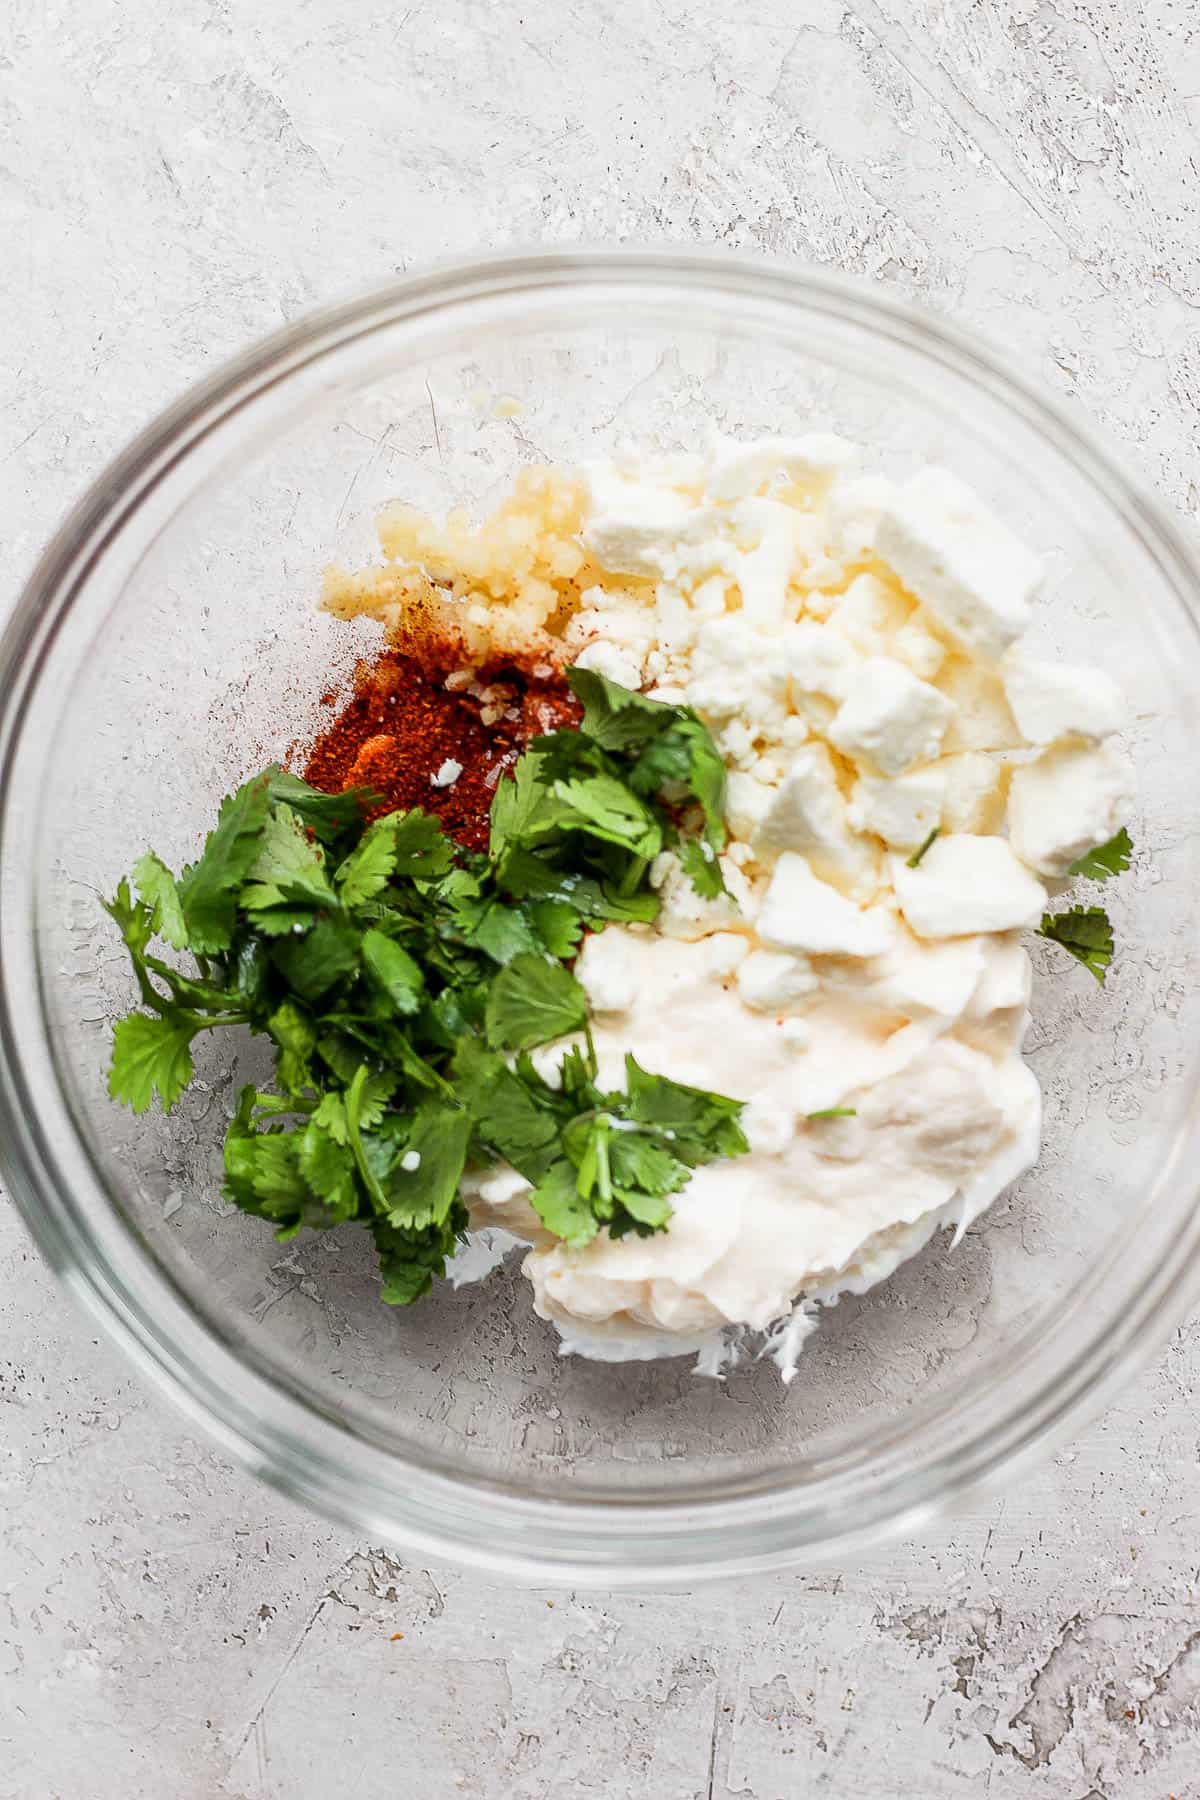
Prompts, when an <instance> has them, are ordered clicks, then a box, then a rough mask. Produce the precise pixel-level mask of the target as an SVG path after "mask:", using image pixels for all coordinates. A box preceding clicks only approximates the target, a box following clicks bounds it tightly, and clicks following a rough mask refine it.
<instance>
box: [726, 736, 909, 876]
mask: <svg viewBox="0 0 1200 1800" xmlns="http://www.w3.org/2000/svg"><path fill="white" fill-rule="evenodd" d="M751 842H752V846H753V849H754V851H755V854H756V855H758V856H759V858H760V860H769V859H770V858H771V857H773V856H777V855H778V854H779V853H780V852H781V851H785V850H796V851H799V853H800V854H801V855H802V856H804V857H807V859H808V864H809V867H810V868H811V869H812V871H813V874H814V875H816V876H817V877H818V879H819V880H821V881H828V882H829V883H830V884H831V885H832V886H833V887H836V888H840V889H841V890H842V892H843V893H851V894H857V895H860V896H861V897H864V898H866V897H869V895H870V894H871V893H873V892H874V889H875V879H876V873H877V864H878V856H877V853H876V851H875V850H874V848H873V847H872V846H871V845H870V844H869V843H868V842H867V840H866V839H865V838H862V837H859V836H858V835H857V834H856V833H855V832H854V831H852V830H851V829H850V825H849V821H848V817H847V810H846V802H845V801H844V800H843V799H842V795H841V790H840V789H839V787H838V783H837V775H836V774H835V772H834V767H833V758H832V757H831V756H830V754H829V751H828V750H827V749H826V748H825V745H824V744H818V743H811V744H804V745H802V746H801V748H800V749H799V750H798V751H797V752H796V754H795V756H793V758H792V760H791V762H790V763H789V764H788V767H787V771H786V773H785V774H784V777H783V779H782V781H781V782H780V783H779V786H778V787H777V788H776V789H775V793H774V797H773V799H772V800H771V804H770V806H769V808H768V810H767V813H766V817H765V818H764V819H763V821H762V824H761V825H760V826H759V827H758V829H757V831H756V832H755V833H754V837H753V839H752V840H751Z"/></svg>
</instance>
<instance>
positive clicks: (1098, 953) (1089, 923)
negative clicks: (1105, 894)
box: [1038, 906, 1113, 986]
mask: <svg viewBox="0 0 1200 1800" xmlns="http://www.w3.org/2000/svg"><path fill="white" fill-rule="evenodd" d="M1038 936H1039V937H1044V938H1049V939H1050V941H1051V943H1054V944H1061V945H1062V947H1063V949H1064V950H1069V951H1070V952H1071V955H1072V956H1074V957H1076V958H1077V959H1078V960H1079V961H1080V962H1081V963H1082V964H1083V966H1084V968H1085V969H1088V970H1090V972H1091V973H1092V974H1093V975H1094V976H1095V977H1096V980H1097V981H1098V982H1100V984H1101V985H1102V986H1103V983H1104V977H1105V974H1106V973H1107V971H1108V967H1109V964H1110V963H1111V962H1112V959H1113V933H1112V926H1111V924H1110V923H1109V918H1108V914H1107V913H1106V912H1105V911H1104V909H1103V907H1100V906H1072V907H1071V908H1070V909H1069V911H1067V912H1061V913H1044V914H1043V915H1042V922H1041V925H1040V926H1039V927H1038Z"/></svg>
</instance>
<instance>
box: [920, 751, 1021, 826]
mask: <svg viewBox="0 0 1200 1800" xmlns="http://www.w3.org/2000/svg"><path fill="white" fill-rule="evenodd" d="M933 768H934V769H935V770H936V771H937V773H938V774H939V775H940V776H941V777H942V782H943V800H942V816H941V823H942V826H943V828H944V829H945V830H946V831H965V832H970V833H973V834H975V835H976V836H984V837H986V836H987V835H988V834H989V833H991V832H995V831H999V830H1000V828H1001V826H1002V825H1003V823H1004V806H1005V801H1006V800H1007V798H1008V777H1009V766H1008V764H1007V763H1004V762H1001V761H1000V760H999V758H998V757H994V756H987V755H985V754H984V752H983V751H982V750H963V751H961V752H959V753H958V754H957V755H955V756H941V757H939V758H938V760H937V762H936V763H934V765H933Z"/></svg>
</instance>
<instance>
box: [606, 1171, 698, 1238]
mask: <svg viewBox="0 0 1200 1800" xmlns="http://www.w3.org/2000/svg"><path fill="white" fill-rule="evenodd" d="M687 1173H688V1171H686V1170H685V1174H687ZM617 1199H618V1201H619V1202H620V1205H621V1207H622V1208H623V1209H624V1211H625V1212H626V1213H628V1215H629V1220H630V1221H631V1223H628V1224H627V1223H626V1221H625V1220H624V1219H622V1218H621V1217H620V1214H615V1215H614V1220H613V1223H612V1224H611V1225H610V1226H609V1231H610V1233H611V1234H612V1236H613V1237H624V1236H625V1234H626V1233H627V1232H628V1231H630V1230H633V1231H636V1232H638V1234H639V1236H642V1237H648V1236H649V1235H650V1233H651V1232H654V1231H662V1230H663V1228H664V1227H665V1226H666V1225H667V1224H668V1223H669V1222H670V1218H671V1214H672V1211H673V1210H674V1209H673V1208H672V1206H671V1202H670V1201H669V1200H668V1199H666V1198H665V1196H664V1195H662V1194H646V1193H643V1192H642V1191H641V1189H640V1188H620V1189H618V1190H617Z"/></svg>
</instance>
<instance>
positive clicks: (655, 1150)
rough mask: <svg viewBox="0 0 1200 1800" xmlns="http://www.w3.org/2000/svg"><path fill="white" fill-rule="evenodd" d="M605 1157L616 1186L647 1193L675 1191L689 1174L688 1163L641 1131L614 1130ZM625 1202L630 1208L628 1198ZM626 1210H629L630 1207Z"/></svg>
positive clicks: (673, 1192) (660, 1193)
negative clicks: (681, 1160)
mask: <svg viewBox="0 0 1200 1800" xmlns="http://www.w3.org/2000/svg"><path fill="white" fill-rule="evenodd" d="M608 1160H609V1169H610V1172H611V1174H612V1178H613V1181H614V1183H615V1184H616V1185H617V1186H618V1187H619V1188H621V1189H630V1190H633V1189H636V1190H638V1191H639V1192H641V1193H644V1194H647V1195H655V1196H659V1197H661V1196H663V1195H666V1194H677V1193H678V1192H679V1190H680V1188H682V1187H686V1186H687V1183H688V1180H689V1178H690V1176H691V1170H690V1169H689V1168H688V1166H687V1164H686V1163H681V1162H680V1161H679V1158H678V1157H677V1156H673V1155H672V1154H671V1151H670V1149H669V1148H668V1147H667V1145H666V1144H663V1143H661V1142H658V1141H656V1140H655V1138H653V1137H651V1136H650V1135H649V1134H648V1133H646V1132H642V1131H618V1132H616V1133H615V1134H614V1136H613V1137H612V1139H611V1141H610V1143H609V1150H608ZM625 1205H626V1206H627V1207H629V1201H628V1199H627V1198H626V1200H625ZM629 1210H630V1211H631V1212H632V1211H633V1208H632V1207H629ZM668 1210H669V1209H668ZM634 1216H635V1217H639V1216H640V1215H638V1214H636V1213H635V1214H634Z"/></svg>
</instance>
